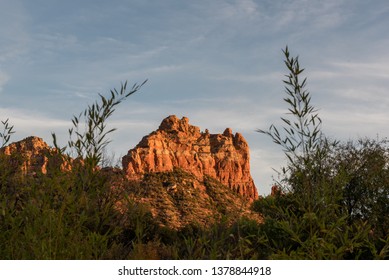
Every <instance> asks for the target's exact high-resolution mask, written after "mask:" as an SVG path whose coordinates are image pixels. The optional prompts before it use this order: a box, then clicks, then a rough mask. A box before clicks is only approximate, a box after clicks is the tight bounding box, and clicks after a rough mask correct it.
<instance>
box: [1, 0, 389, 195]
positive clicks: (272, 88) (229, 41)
mask: <svg viewBox="0 0 389 280" xmlns="http://www.w3.org/2000/svg"><path fill="white" fill-rule="evenodd" d="M388 27H389V2H388V1H386V0H371V1H364V0H327V1H319V0H279V1H274V0H212V1H209V0H196V1H193V0H188V1H184V0H110V1H102V0H77V1H74V0H67V1H61V0H34V1H30V0H0V119H1V120H3V121H4V120H5V119H7V118H9V122H10V123H11V124H13V125H14V129H15V131H16V133H15V134H14V135H12V139H11V140H13V141H18V140H21V139H23V138H25V137H27V136H31V135H35V136H39V137H42V138H43V139H44V140H45V141H46V142H47V143H48V144H50V145H51V144H52V137H51V133H52V132H54V133H56V135H57V137H58V139H59V142H60V143H62V144H66V142H67V140H68V134H67V131H68V129H69V128H70V127H71V118H72V117H73V115H78V114H79V113H80V112H82V111H83V110H84V109H85V108H86V106H87V105H89V104H92V103H93V102H94V101H95V100H96V98H97V97H98V93H101V94H103V95H105V94H109V90H110V89H113V88H118V89H119V88H120V85H121V83H123V82H125V81H128V83H129V84H130V85H133V84H135V83H138V84H140V83H142V82H143V81H144V80H146V79H148V81H147V83H146V84H145V85H144V86H143V87H142V88H141V90H140V91H139V92H137V93H136V94H134V95H133V96H131V97H130V98H129V99H127V100H126V101H125V102H124V103H122V104H120V106H119V107H118V109H117V110H116V111H115V114H114V115H113V116H112V119H111V120H110V121H109V123H108V124H109V126H110V127H115V128H117V129H118V130H117V131H115V132H114V133H113V134H111V139H112V142H111V144H110V145H109V148H108V150H109V151H108V153H109V154H110V155H112V156H114V157H115V158H120V156H123V155H125V154H126V153H127V151H128V150H129V149H131V148H133V147H134V146H135V145H136V144H137V143H138V142H139V141H140V140H141V139H142V137H143V136H145V135H147V134H149V133H150V132H151V131H153V130H156V129H157V128H158V126H159V124H160V122H161V121H162V119H164V118H165V117H167V116H169V115H176V116H178V117H180V118H181V117H183V116H186V117H188V118H189V120H190V123H191V124H192V125H196V126H199V127H200V128H201V130H203V131H204V130H205V129H209V131H210V133H223V131H224V130H225V128H227V127H229V128H231V129H232V130H233V132H240V133H242V134H243V136H244V137H245V138H246V140H247V141H248V144H249V146H250V157H251V173H252V176H253V178H254V181H255V184H256V186H257V188H258V191H259V193H260V194H261V195H266V194H268V193H269V192H270V187H271V185H272V184H273V182H274V180H275V179H277V172H276V171H275V170H280V168H281V167H282V166H285V164H286V159H285V156H284V155H283V153H282V150H281V148H280V147H279V146H277V145H276V144H274V143H273V142H272V141H271V139H270V138H269V137H267V136H266V135H263V134H260V133H258V132H256V130H257V129H267V128H268V127H269V126H270V125H271V124H275V125H276V126H277V127H281V125H282V123H281V121H280V117H285V116H287V115H286V113H287V104H286V103H285V102H284V101H283V98H284V97H285V91H284V85H283V83H282V80H283V79H284V75H286V74H288V72H287V69H286V68H285V65H284V62H283V60H284V57H283V53H282V49H284V48H285V47H286V46H288V47H289V50H290V52H291V55H292V56H297V55H298V56H299V62H300V65H301V66H302V67H303V68H305V71H304V72H303V76H304V77H307V89H308V90H309V92H310V93H311V95H312V100H311V102H312V105H314V106H315V107H316V108H317V109H319V116H320V117H321V118H322V121H323V127H322V130H323V132H324V133H325V135H326V136H328V137H331V138H335V139H339V140H342V141H347V140H349V139H354V140H355V139H358V138H361V137H371V138H376V137H379V138H385V137H387V136H388V134H389V128H388V123H389V112H388V110H387V108H389V92H388V91H389V52H388V48H389V35H388Z"/></svg>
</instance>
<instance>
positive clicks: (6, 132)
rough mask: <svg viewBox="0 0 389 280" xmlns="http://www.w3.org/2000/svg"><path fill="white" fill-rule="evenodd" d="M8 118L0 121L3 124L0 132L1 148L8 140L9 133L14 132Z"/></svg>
mask: <svg viewBox="0 0 389 280" xmlns="http://www.w3.org/2000/svg"><path fill="white" fill-rule="evenodd" d="M8 120H9V119H6V120H5V121H1V124H2V125H3V127H4V128H3V131H2V132H1V133H0V138H1V140H2V141H1V147H0V148H3V147H4V146H5V145H7V143H8V142H9V139H10V138H11V135H12V134H14V133H15V131H14V130H13V128H14V126H13V125H11V126H10V124H9V123H8Z"/></svg>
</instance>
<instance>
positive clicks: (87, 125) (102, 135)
mask: <svg viewBox="0 0 389 280" xmlns="http://www.w3.org/2000/svg"><path fill="white" fill-rule="evenodd" d="M146 82H147V80H145V81H144V82H143V83H142V84H140V85H137V84H135V85H133V87H132V88H131V89H130V90H129V91H128V92H127V82H125V83H124V84H122V85H121V89H120V91H117V90H116V89H113V90H111V96H110V97H109V98H106V97H104V96H103V95H101V94H99V97H100V102H97V101H96V102H95V103H93V104H92V105H89V106H88V108H87V109H85V110H84V112H82V113H80V114H79V115H78V116H73V118H72V123H73V127H72V128H70V129H69V141H68V148H70V149H72V152H73V156H75V157H77V158H82V159H84V161H85V163H86V164H89V165H90V166H91V167H96V166H97V165H98V164H99V163H101V160H102V157H103V152H104V148H105V147H106V146H107V145H108V144H109V143H110V141H109V140H108V139H107V136H108V134H110V133H112V132H113V131H115V130H116V129H115V128H113V129H110V130H107V123H106V122H107V119H108V118H109V117H110V116H111V115H112V114H113V113H114V112H115V109H116V106H117V105H119V104H120V103H121V102H122V101H124V100H125V99H126V98H128V97H129V96H130V95H132V94H134V93H135V92H137V91H138V90H139V89H140V88H141V87H142V86H143V85H144V84H145V83H146ZM83 118H84V129H83V130H82V129H81V128H80V126H81V124H80V121H82V119H83ZM52 136H53V140H54V145H55V147H56V148H59V147H58V145H57V141H56V135H55V134H54V133H53V134H52ZM59 150H63V149H62V148H61V149H59Z"/></svg>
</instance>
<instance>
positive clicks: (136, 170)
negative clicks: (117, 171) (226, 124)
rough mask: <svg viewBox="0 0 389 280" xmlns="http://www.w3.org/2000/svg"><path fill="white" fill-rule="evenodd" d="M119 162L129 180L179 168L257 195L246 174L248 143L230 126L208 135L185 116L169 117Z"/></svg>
mask: <svg viewBox="0 0 389 280" xmlns="http://www.w3.org/2000/svg"><path fill="white" fill-rule="evenodd" d="M122 163H123V170H124V172H125V174H126V176H127V178H128V179H130V180H139V179H141V178H142V177H143V175H144V174H147V173H150V172H167V171H172V170H173V169H174V168H180V169H183V170H185V171H187V172H190V173H192V174H193V175H195V176H196V177H197V178H199V179H200V180H202V179H203V177H204V176H205V175H207V176H210V177H212V178H214V179H216V180H218V181H220V182H221V183H222V184H224V185H226V186H228V187H229V188H230V189H232V190H233V191H234V192H236V193H238V194H240V195H241V196H242V197H244V198H246V199H248V200H250V201H252V200H254V199H256V198H258V192H257V189H256V187H255V185H254V181H253V179H252V177H251V174H250V155H249V146H248V144H247V142H246V140H245V139H244V138H243V136H242V135H241V134H240V133H235V134H233V133H232V130H231V129H230V128H227V129H226V130H225V131H224V133H223V134H210V133H209V132H208V130H206V131H205V132H201V131H200V128H199V127H197V126H193V125H190V124H189V119H188V118H186V117H183V118H182V119H179V118H177V117H176V116H174V115H173V116H169V117H167V118H165V119H164V120H163V121H162V123H161V125H160V126H159V128H158V129H157V130H156V131H154V132H152V133H150V134H149V135H147V136H145V137H144V138H143V139H142V140H141V141H140V143H139V144H138V145H137V146H136V147H135V148H134V149H131V150H129V151H128V154H127V155H126V156H124V157H123V159H122Z"/></svg>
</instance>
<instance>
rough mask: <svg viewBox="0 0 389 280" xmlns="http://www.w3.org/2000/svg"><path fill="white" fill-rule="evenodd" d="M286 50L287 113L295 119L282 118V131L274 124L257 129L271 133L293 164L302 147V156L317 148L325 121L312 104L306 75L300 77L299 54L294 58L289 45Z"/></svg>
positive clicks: (285, 99) (284, 51)
mask: <svg viewBox="0 0 389 280" xmlns="http://www.w3.org/2000/svg"><path fill="white" fill-rule="evenodd" d="M283 53H284V55H285V60H284V62H285V65H286V67H287V69H288V70H289V74H288V75H285V76H286V78H287V79H286V80H283V82H284V84H285V92H286V94H287V96H286V97H285V98H284V101H285V102H286V103H287V104H288V106H289V108H288V111H289V112H288V114H290V115H292V116H293V118H283V117H281V120H282V121H283V123H284V124H285V126H284V127H283V130H282V132H283V133H280V131H279V129H277V127H276V126H275V125H274V124H272V125H271V126H270V127H269V129H268V130H262V129H258V130H257V132H260V133H264V134H267V135H269V136H270V137H271V138H272V140H273V142H274V143H276V144H278V145H281V146H282V148H283V150H284V152H285V154H286V156H287V157H288V159H289V161H290V162H291V163H293V162H294V160H293V158H295V157H297V158H300V157H301V156H300V155H299V152H298V151H299V149H300V152H301V153H302V156H303V157H307V156H309V154H310V152H312V151H314V150H315V149H316V148H318V146H319V145H320V140H321V138H322V134H321V123H322V122H321V119H320V117H319V116H318V114H317V110H316V109H315V108H314V107H313V106H312V105H311V103H310V102H311V96H310V93H309V92H308V91H307V90H306V89H305V87H306V85H307V78H304V79H303V80H302V81H301V79H300V75H301V73H302V72H303V71H304V69H302V68H300V64H299V60H298V56H297V57H295V58H294V57H291V56H290V53H289V50H288V46H286V48H285V50H283Z"/></svg>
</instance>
